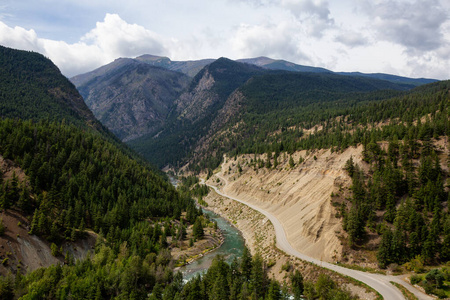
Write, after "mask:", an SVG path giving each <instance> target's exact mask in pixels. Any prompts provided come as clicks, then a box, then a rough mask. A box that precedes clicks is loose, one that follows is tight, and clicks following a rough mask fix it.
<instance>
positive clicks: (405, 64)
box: [0, 0, 450, 79]
mask: <svg viewBox="0 0 450 300" xmlns="http://www.w3.org/2000/svg"><path fill="white" fill-rule="evenodd" d="M5 1H8V5H7V6H2V5H0V44H1V45H4V46H9V47H13V48H18V49H25V50H33V51H37V52H40V53H42V54H44V55H45V56H47V57H49V58H50V59H52V60H53V62H55V64H56V65H57V66H58V67H59V68H60V69H61V70H62V72H63V73H64V74H65V75H66V76H73V75H76V74H80V73H84V72H87V71H91V70H93V69H94V68H97V67H99V66H102V65H104V64H107V63H109V62H111V61H112V60H114V59H116V58H118V57H134V56H138V55H141V54H153V55H163V56H168V57H170V58H171V59H174V60H187V59H202V58H217V57H221V56H225V57H230V58H234V59H237V58H248V57H256V56H269V57H272V58H280V59H286V60H289V61H292V62H294V63H298V64H307V65H312V66H317V67H325V68H329V69H332V70H336V71H340V70H351V71H364V72H392V73H395V74H399V75H403V76H418V77H424V76H428V77H434V78H442V79H444V78H449V77H450V74H449V72H448V70H449V69H450V50H449V49H450V20H449V15H450V4H449V3H448V0H373V1H372V0H340V1H337V0H328V1H325V0H217V1H214V2H211V1H206V0H199V1H198V2H196V3H195V5H194V4H191V3H187V2H185V1H181V0H167V1H160V0H148V1H145V3H144V2H142V1H141V0H130V1H131V2H130V3H128V2H127V4H126V5H124V3H123V2H120V1H107V0H98V1H92V0H68V1H67V2H64V3H63V2H60V1H56V0H45V3H46V5H45V6H46V7H43V5H42V3H37V2H35V1H33V0H23V1H13V0H5ZM107 12H114V14H112V13H107ZM8 14H9V16H7V15H8ZM68 14H69V15H70V16H71V18H69V20H68V19H67V16H68ZM119 14H120V16H119ZM2 16H4V17H2ZM101 19H103V20H101ZM98 20H101V21H100V22H97V23H96V21H98ZM2 22H3V23H2ZM18 24H20V26H17V25H18ZM138 24H139V25H138ZM30 28H32V29H30Z"/></svg>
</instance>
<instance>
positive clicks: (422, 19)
mask: <svg viewBox="0 0 450 300" xmlns="http://www.w3.org/2000/svg"><path fill="white" fill-rule="evenodd" d="M366 12H367V14H368V15H369V16H370V17H371V18H372V20H371V22H373V28H374V29H375V30H376V31H377V33H378V34H377V36H378V38H380V39H383V40H387V41H390V42H392V43H397V44H401V45H403V46H405V47H406V48H407V49H408V51H430V50H435V49H437V48H439V47H440V46H441V45H442V43H443V42H444V36H443V32H442V28H443V25H444V23H445V22H447V21H448V20H449V19H448V13H449V12H448V11H446V10H445V8H444V7H443V6H442V5H441V4H440V2H439V1H437V0H426V1H424V0H415V1H413V2H411V1H392V0H387V1H377V2H375V3H374V2H372V1H370V2H366Z"/></svg>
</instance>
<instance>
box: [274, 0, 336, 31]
mask: <svg viewBox="0 0 450 300" xmlns="http://www.w3.org/2000/svg"><path fill="white" fill-rule="evenodd" d="M281 5H282V6H283V7H284V8H286V9H288V10H289V11H290V12H291V13H292V14H293V15H294V16H295V17H296V18H297V19H298V20H299V21H300V22H301V23H302V24H303V26H304V27H305V28H307V33H308V34H309V35H311V36H313V37H317V38H321V37H322V35H323V31H325V30H326V29H329V28H331V27H332V26H333V25H334V20H333V19H332V18H331V17H330V9H329V7H328V2H326V1H322V0H301V1H298V0H281Z"/></svg>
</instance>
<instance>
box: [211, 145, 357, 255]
mask: <svg viewBox="0 0 450 300" xmlns="http://www.w3.org/2000/svg"><path fill="white" fill-rule="evenodd" d="M361 152H362V147H358V148H349V149H347V150H345V151H344V152H343V153H331V151H330V150H320V151H316V152H311V153H307V152H306V151H301V152H297V153H295V154H294V155H293V156H292V157H293V159H294V161H295V163H296V164H295V166H294V167H293V168H291V167H290V166H289V163H288V161H289V157H288V156H283V155H281V156H280V158H278V161H279V162H280V164H279V165H278V166H277V168H276V169H270V170H269V169H266V168H260V169H258V168H256V167H254V166H252V165H251V164H250V162H251V160H252V159H255V157H254V155H246V156H240V157H238V158H237V159H236V160H235V159H228V158H226V159H225V162H224V163H223V164H222V168H221V171H220V172H218V173H216V174H215V176H213V177H212V178H211V179H210V182H214V181H215V182H216V183H217V178H219V180H220V182H219V185H222V188H223V190H224V192H226V193H227V194H230V195H232V196H236V197H239V198H240V199H242V200H244V201H248V202H250V203H252V204H255V205H258V206H260V207H262V208H264V209H265V210H267V211H269V212H270V213H272V214H273V215H274V216H275V217H276V218H278V219H279V220H280V221H281V223H282V225H283V227H284V228H285V231H286V234H287V238H288V239H289V241H290V243H291V244H292V246H293V247H294V248H296V249H297V250H298V251H300V252H302V253H305V254H307V255H309V256H312V257H315V258H317V259H322V260H325V261H336V260H339V259H340V257H341V253H342V246H341V242H340V241H339V239H338V237H337V236H338V235H339V234H340V233H342V226H341V222H340V220H339V219H337V218H336V217H335V213H336V211H335V209H334V208H333V206H332V204H331V201H330V199H331V193H332V192H336V191H338V190H339V187H340V186H342V185H348V184H349V183H350V178H349V177H348V176H347V175H346V174H345V171H344V170H343V168H344V165H345V163H346V161H347V160H348V159H349V158H350V157H351V156H352V157H353V160H354V161H355V162H360V161H361V157H362V156H361ZM300 156H301V157H303V158H304V159H305V161H304V162H303V163H301V164H299V158H300ZM314 157H316V159H314ZM260 158H261V159H264V160H265V159H266V155H262V156H261V157H260ZM239 166H240V167H241V169H242V172H239V170H238V168H239Z"/></svg>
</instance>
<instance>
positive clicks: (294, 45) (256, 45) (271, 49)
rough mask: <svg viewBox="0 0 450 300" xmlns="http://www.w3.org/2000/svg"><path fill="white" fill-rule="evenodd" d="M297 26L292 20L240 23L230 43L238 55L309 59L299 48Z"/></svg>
mask: <svg viewBox="0 0 450 300" xmlns="http://www.w3.org/2000/svg"><path fill="white" fill-rule="evenodd" d="M298 37H299V28H298V26H296V25H295V24H294V23H293V22H289V21H284V22H279V23H276V24H275V23H272V22H266V23H265V24H261V25H249V24H241V25H240V26H239V28H238V29H237V31H236V32H235V34H234V35H233V38H232V39H231V44H232V47H233V50H234V52H235V53H236V54H237V56H238V57H257V56H269V57H273V58H283V59H287V60H294V61H309V58H308V57H307V56H306V55H305V54H304V53H303V52H302V51H301V50H300V46H299V40H298Z"/></svg>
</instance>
